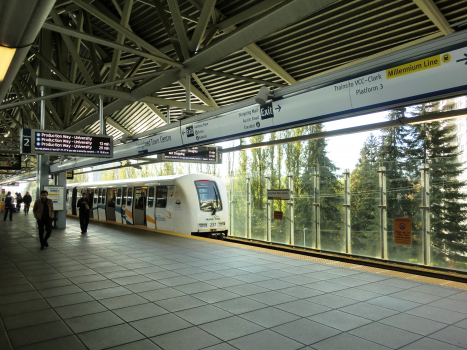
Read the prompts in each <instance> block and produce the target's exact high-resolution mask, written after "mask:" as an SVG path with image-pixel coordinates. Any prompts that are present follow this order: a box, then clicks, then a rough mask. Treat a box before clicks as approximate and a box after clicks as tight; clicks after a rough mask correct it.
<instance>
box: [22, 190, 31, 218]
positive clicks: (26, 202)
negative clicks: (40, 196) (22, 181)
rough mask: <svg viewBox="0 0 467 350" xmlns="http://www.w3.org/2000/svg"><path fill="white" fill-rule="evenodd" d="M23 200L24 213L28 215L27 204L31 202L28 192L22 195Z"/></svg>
mask: <svg viewBox="0 0 467 350" xmlns="http://www.w3.org/2000/svg"><path fill="white" fill-rule="evenodd" d="M23 202H24V215H28V214H29V206H30V205H31V202H32V197H31V195H30V194H29V192H26V194H25V195H24V197H23Z"/></svg>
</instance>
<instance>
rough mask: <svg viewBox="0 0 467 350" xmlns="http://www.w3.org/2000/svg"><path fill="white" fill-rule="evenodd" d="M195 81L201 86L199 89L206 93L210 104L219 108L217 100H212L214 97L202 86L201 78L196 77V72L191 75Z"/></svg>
mask: <svg viewBox="0 0 467 350" xmlns="http://www.w3.org/2000/svg"><path fill="white" fill-rule="evenodd" d="M191 76H192V77H193V78H194V79H195V81H196V83H197V84H198V85H199V87H200V88H201V90H203V92H204V93H205V94H206V96H207V98H209V100H210V101H211V102H212V104H213V105H214V107H216V108H219V106H218V104H217V102H216V101H215V100H214V98H213V97H212V96H211V94H210V93H209V91H208V89H206V87H205V86H204V84H203V82H202V81H201V79H200V78H199V77H198V75H196V73H193V74H192V75H191Z"/></svg>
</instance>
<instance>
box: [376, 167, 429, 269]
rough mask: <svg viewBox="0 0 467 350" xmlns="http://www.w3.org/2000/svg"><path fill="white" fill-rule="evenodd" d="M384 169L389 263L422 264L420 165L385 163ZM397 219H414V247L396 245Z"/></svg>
mask: <svg viewBox="0 0 467 350" xmlns="http://www.w3.org/2000/svg"><path fill="white" fill-rule="evenodd" d="M383 165H384V166H385V167H386V189H387V191H386V193H387V238H388V240H387V243H388V259H389V260H392V261H400V262H405V263H411V264H423V226H422V210H421V209H420V206H421V205H422V191H421V182H420V168H421V161H419V160H410V161H408V162H407V163H405V164H404V163H399V162H386V163H383ZM395 218H409V219H411V224H412V244H411V245H403V244H396V243H395V242H394V219H395Z"/></svg>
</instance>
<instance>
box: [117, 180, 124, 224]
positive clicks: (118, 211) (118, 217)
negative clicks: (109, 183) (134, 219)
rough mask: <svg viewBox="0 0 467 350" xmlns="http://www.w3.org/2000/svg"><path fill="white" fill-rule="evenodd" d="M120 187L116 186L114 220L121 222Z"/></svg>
mask: <svg viewBox="0 0 467 350" xmlns="http://www.w3.org/2000/svg"><path fill="white" fill-rule="evenodd" d="M122 207H123V206H122V189H121V188H117V202H116V204H115V221H116V222H118V223H119V224H121V223H122V222H123V221H122Z"/></svg>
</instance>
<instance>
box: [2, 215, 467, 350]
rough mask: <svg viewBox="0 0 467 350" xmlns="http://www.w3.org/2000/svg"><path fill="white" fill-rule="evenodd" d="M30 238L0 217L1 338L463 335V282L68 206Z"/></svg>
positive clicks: (9, 342) (284, 339) (169, 340)
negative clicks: (60, 222) (82, 225)
mask: <svg viewBox="0 0 467 350" xmlns="http://www.w3.org/2000/svg"><path fill="white" fill-rule="evenodd" d="M39 248H40V245H39V240H38V235H37V233H36V230H35V222H34V220H33V216H32V215H29V216H25V215H23V214H22V213H21V214H15V216H14V218H13V221H11V222H10V221H6V222H2V228H1V230H0V316H1V322H0V349H35V350H41V349H48V350H50V349H67V350H75V349H107V348H113V349H138V350H146V349H166V350H175V349H176V350H192V349H193V350H194V349H210V350H229V349H232V350H233V349H240V350H253V349H254V350H258V349H268V350H274V349H277V350H288V349H316V350H331V349H332V350H337V349H346V350H353V349H355V350H362V349H375V350H378V349H405V350H416V349H423V350H429V349H437V350H442V349H444V350H451V349H459V348H467V336H466V334H467V290H466V289H467V286H466V285H465V284H462V283H458V282H456V283H454V282H449V281H442V280H435V279H433V278H432V279H424V278H422V277H420V276H414V275H409V274H400V273H396V272H393V271H387V270H382V269H381V270H378V269H370V268H367V267H365V266H359V265H351V264H344V263H340V262H336V261H329V260H327V261H326V260H324V259H321V260H319V259H316V258H312V257H305V256H299V255H293V254H288V253H283V252H278V251H272V250H268V249H263V248H254V247H249V246H241V245H239V244H236V243H228V242H223V241H210V240H206V239H201V238H195V237H180V236H177V235H169V234H162V233H156V232H151V231H145V230H141V229H137V228H129V227H125V226H118V225H112V224H107V223H100V222H95V221H91V223H90V225H89V230H88V234H87V235H81V233H80V229H79V222H78V220H77V219H75V218H68V220H67V229H66V230H54V232H53V233H52V237H51V238H50V239H49V248H46V249H45V250H43V251H41V250H40V249H39ZM398 276H402V277H404V278H400V277H398ZM427 281H428V282H432V283H427ZM453 283H454V284H453ZM453 285H455V286H456V288H454V287H452V286H453Z"/></svg>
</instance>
